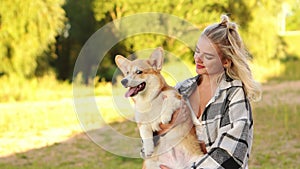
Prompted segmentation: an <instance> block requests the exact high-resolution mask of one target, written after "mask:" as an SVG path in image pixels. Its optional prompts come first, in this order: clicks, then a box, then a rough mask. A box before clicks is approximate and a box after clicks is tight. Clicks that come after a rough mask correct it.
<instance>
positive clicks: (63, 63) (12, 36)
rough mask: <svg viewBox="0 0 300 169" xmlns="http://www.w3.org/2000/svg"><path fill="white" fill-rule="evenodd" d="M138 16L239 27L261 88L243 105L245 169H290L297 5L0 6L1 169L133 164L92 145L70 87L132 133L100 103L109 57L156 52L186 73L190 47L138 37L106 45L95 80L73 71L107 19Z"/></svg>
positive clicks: (298, 89)
mask: <svg viewBox="0 0 300 169" xmlns="http://www.w3.org/2000/svg"><path fill="white" fill-rule="evenodd" d="M141 12H160V13H167V14H171V15H175V16H177V17H179V18H182V19H183V20H186V21H188V22H190V23H192V24H193V25H195V26H196V27H197V28H199V29H200V30H203V29H204V28H205V27H206V26H207V25H209V24H211V23H214V22H219V20H220V16H221V14H228V15H229V17H230V18H231V20H233V21H234V22H236V23H237V24H238V25H239V30H240V33H241V35H242V37H243V40H244V42H245V44H246V46H247V48H248V49H249V51H250V53H251V56H252V58H251V67H252V69H253V74H254V77H255V78H256V79H257V80H258V81H259V82H261V83H262V87H263V90H264V95H263V99H262V101H261V102H259V103H253V113H254V118H255V133H254V145H253V150H252V157H251V161H250V168H281V169H282V168H300V167H299V166H300V134H299V129H300V109H299V107H300V50H299V44H300V1H299V0H273V1H269V0H222V1H220V0H218V1H217V0H210V1H206V0H173V1H159V0H148V1H145V0H131V1H126V0H116V1H110V0H84V1H83V0H38V1H35V0H1V5H0V59H1V62H0V89H1V90H0V168H1V169H2V168H9V169H13V168H30V169H32V168H58V169H65V168H141V163H142V160H141V159H131V158H126V157H119V156H116V155H113V154H111V153H109V152H106V151H105V150H103V149H101V147H99V146H97V145H95V144H93V142H92V141H91V140H90V139H89V138H88V137H87V136H86V135H85V134H84V132H83V131H82V129H81V127H80V124H79V122H78V120H77V116H76V113H75V112H74V109H73V102H72V97H73V94H72V84H74V83H76V84H77V85H80V86H82V88H83V89H84V88H85V87H87V86H93V87H94V88H95V90H94V91H93V93H85V92H82V97H84V96H89V95H96V96H97V97H96V100H97V102H101V103H102V104H103V103H105V105H106V107H105V106H104V107H103V106H102V107H101V108H102V110H101V111H102V112H103V113H104V114H105V118H106V122H107V123H109V124H110V125H111V126H114V127H115V128H116V129H117V130H118V131H120V132H123V133H126V134H128V133H129V135H130V134H132V133H135V134H133V135H135V136H137V137H138V134H137V129H136V127H135V125H134V124H131V123H127V122H126V121H124V120H123V119H120V118H119V117H114V116H112V115H109V112H110V111H114V110H112V109H113V103H112V101H111V100H110V99H109V98H110V97H111V95H112V88H113V86H114V85H115V86H117V84H112V83H111V81H112V79H113V75H114V73H115V71H116V66H115V63H114V56H115V55H116V54H122V55H124V56H128V55H130V54H132V53H134V52H136V51H139V50H143V49H148V48H156V47H157V46H162V47H163V48H164V49H165V50H166V51H169V52H171V53H173V54H176V56H179V59H180V60H182V61H183V62H184V63H185V64H186V65H187V66H188V67H190V69H191V71H193V70H194V68H193V50H194V49H190V48H188V47H187V46H186V45H185V44H183V43H182V42H180V41H178V40H176V39H174V38H172V37H168V36H163V35H156V34H141V35H136V36H131V37H128V38H126V39H125V40H122V41H120V42H119V43H118V44H116V45H115V46H114V47H113V48H111V49H110V50H109V51H108V53H107V54H106V55H105V57H104V59H103V60H102V62H101V64H100V65H99V67H98V70H97V76H96V77H91V76H90V75H89V73H90V72H91V71H93V70H92V69H93V68H92V67H90V68H87V69H85V70H84V71H82V72H77V73H76V74H73V69H74V65H75V62H76V59H77V57H78V55H79V52H80V51H81V49H82V47H83V45H84V44H85V42H86V41H87V40H88V39H89V37H91V35H92V34H94V33H95V32H96V31H97V30H98V29H100V28H101V27H103V26H104V25H106V24H107V23H110V22H112V21H114V20H115V19H120V18H122V17H125V16H130V15H133V14H137V13H141ZM161 19H162V20H163V19H164V18H161ZM119 26H120V25H115V27H113V28H112V29H110V30H109V31H110V32H109V33H110V34H111V35H113V36H114V37H115V38H119V36H121V35H120V34H118V29H119ZM170 31H176V30H170ZM145 42H147V43H145ZM103 43H105V42H103ZM99 45H101V44H99ZM134 57H139V56H138V55H134ZM169 60H171V58H169V57H166V63H165V64H166V66H170V62H169ZM175 69H177V71H178V68H175ZM174 71H175V70H174ZM73 76H74V77H75V78H73ZM183 78H188V77H183ZM116 88H117V87H116ZM84 104H85V105H84V106H86V107H89V104H88V103H84ZM87 118H88V119H90V121H93V120H94V119H95V118H93V117H87ZM93 132H97V131H93ZM103 137H104V136H103Z"/></svg>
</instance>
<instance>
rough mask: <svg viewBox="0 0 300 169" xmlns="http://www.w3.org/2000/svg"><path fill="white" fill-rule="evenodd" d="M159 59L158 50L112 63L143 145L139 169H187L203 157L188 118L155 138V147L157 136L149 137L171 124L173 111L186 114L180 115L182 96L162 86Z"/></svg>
mask: <svg viewBox="0 0 300 169" xmlns="http://www.w3.org/2000/svg"><path fill="white" fill-rule="evenodd" d="M163 55H164V53H163V49H162V48H161V47H159V48H157V49H155V50H154V51H153V53H152V54H151V56H150V58H149V59H136V60H134V61H130V60H128V59H127V58H125V57H123V56H121V55H117V56H116V57H115V62H116V64H117V66H118V68H119V69H120V70H121V71H122V73H123V74H124V76H125V77H124V78H123V79H122V80H121V83H122V85H123V86H124V87H125V88H129V89H128V91H127V92H126V93H125V97H132V98H133V100H134V105H135V108H134V109H135V120H136V122H137V124H138V128H139V132H140V136H141V138H142V142H143V146H142V151H141V156H142V157H143V158H145V161H144V164H143V168H145V169H160V165H164V166H167V167H169V168H170V169H184V168H191V166H192V165H193V161H196V159H198V158H199V157H201V155H203V153H202V152H201V148H200V145H199V142H198V140H197V138H196V135H195V133H194V132H193V131H192V130H191V128H192V120H191V118H190V116H189V115H187V116H188V117H187V119H186V120H185V121H182V122H179V124H176V125H175V126H173V127H171V129H169V130H168V132H167V133H166V134H164V135H163V136H159V137H158V138H159V141H158V143H157V144H156V143H155V142H156V141H155V140H157V138H156V137H157V136H153V133H154V132H156V131H160V130H161V128H160V124H161V123H162V124H167V123H169V122H170V121H171V119H172V115H173V113H174V112H175V111H178V110H179V113H186V112H180V109H182V105H183V104H184V101H183V98H182V96H181V95H180V94H179V93H178V92H177V90H176V89H175V88H173V87H171V86H169V85H168V84H167V83H166V81H165V79H164V78H163V76H162V75H161V73H160V71H161V69H162V65H163V60H164V57H163ZM182 110H183V109H182ZM185 111H187V109H185ZM187 113H190V112H187Z"/></svg>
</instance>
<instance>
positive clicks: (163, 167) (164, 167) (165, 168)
mask: <svg viewBox="0 0 300 169" xmlns="http://www.w3.org/2000/svg"><path fill="white" fill-rule="evenodd" d="M159 167H160V168H161V169H169V168H168V167H166V166H164V165H160V166H159Z"/></svg>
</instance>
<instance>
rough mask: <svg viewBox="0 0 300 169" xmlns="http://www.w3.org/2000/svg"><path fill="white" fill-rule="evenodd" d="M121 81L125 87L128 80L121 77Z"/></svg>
mask: <svg viewBox="0 0 300 169" xmlns="http://www.w3.org/2000/svg"><path fill="white" fill-rule="evenodd" d="M121 83H122V85H123V86H124V87H127V83H128V80H127V79H123V80H121Z"/></svg>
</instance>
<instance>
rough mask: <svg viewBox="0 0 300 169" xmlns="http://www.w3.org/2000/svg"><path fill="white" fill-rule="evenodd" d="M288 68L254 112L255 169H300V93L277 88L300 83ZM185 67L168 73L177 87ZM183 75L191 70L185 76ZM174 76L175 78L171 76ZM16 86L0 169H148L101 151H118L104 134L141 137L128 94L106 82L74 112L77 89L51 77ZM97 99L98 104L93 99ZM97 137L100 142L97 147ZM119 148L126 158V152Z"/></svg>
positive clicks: (6, 115)
mask: <svg viewBox="0 0 300 169" xmlns="http://www.w3.org/2000/svg"><path fill="white" fill-rule="evenodd" d="M282 63H284V67H285V69H284V71H283V73H282V72H281V73H282V74H279V75H277V76H276V77H271V78H269V79H268V80H270V79H271V81H272V83H271V85H270V83H267V84H265V85H267V86H269V89H268V90H265V92H264V99H263V100H262V101H261V102H260V103H255V104H253V114H254V120H255V123H254V125H255V131H254V142H253V149H252V155H251V158H250V159H251V160H250V168H254V169H265V168H267V169H268V168H272V169H274V168H275V169H277V168H278V169H279V168H280V169H294V168H295V169H297V168H300V167H299V166H300V143H299V142H300V134H299V131H298V130H299V128H300V101H299V100H300V98H299V96H300V89H299V87H297V85H296V86H295V85H294V86H290V85H285V84H283V86H280V87H277V88H276V87H274V86H272V85H276V84H280V83H282V82H284V81H295V80H299V79H300V69H299V66H298V65H299V59H296V60H287V61H284V62H282ZM181 64H182V63H177V65H174V64H172V65H169V66H166V67H165V68H164V72H163V73H164V75H165V76H166V77H167V81H168V82H169V83H170V84H171V85H174V84H175V83H176V82H177V81H181V80H182V77H183V76H184V77H186V76H187V74H190V72H192V73H193V68H191V66H190V65H189V66H185V65H183V66H182V65H181ZM177 67H187V69H186V70H185V71H184V73H182V72H183V71H182V69H177ZM174 70H175V71H176V72H175V73H173V74H175V75H176V76H174V75H172V74H170V73H169V72H174ZM188 70H190V71H188ZM192 73H191V74H192ZM188 76H190V75H188ZM50 77H52V76H50ZM15 80H16V79H14V80H12V79H5V78H4V79H3V78H2V79H0V82H5V83H0V84H1V85H2V86H0V87H2V89H3V90H2V91H0V93H1V94H0V100H1V101H2V102H1V103H0V168H1V169H19V168H22V169H23V168H24V169H40V168H42V169H52V168H53V169H54V168H55V169H82V168H84V169H94V168H95V169H96V168H105V169H114V168H119V169H127V168H131V169H137V168H141V165H142V159H139V158H127V157H124V156H123V157H122V156H118V155H115V154H112V153H110V152H108V151H105V147H101V146H99V145H98V144H96V143H99V142H102V143H103V142H105V143H106V145H107V146H108V147H115V144H116V142H118V141H119V140H117V139H115V138H113V137H111V135H112V133H111V131H110V130H105V127H109V128H113V129H114V131H116V132H118V133H120V134H122V135H125V136H127V137H133V138H138V137H139V136H138V130H137V127H136V125H135V123H132V122H130V121H129V120H130V119H132V116H133V114H132V112H133V110H132V103H131V102H128V100H126V99H125V98H124V96H123V95H124V93H125V89H123V88H122V87H120V86H119V85H111V84H110V83H105V82H102V83H99V84H98V83H97V84H96V89H95V90H94V89H92V90H91V89H90V88H88V87H86V86H77V87H78V88H76V90H77V89H78V91H77V94H79V95H76V96H77V97H78V100H77V101H78V102H77V103H76V105H77V106H78V107H77V109H76V110H77V112H75V111H74V107H73V106H74V102H73V100H72V97H73V95H72V91H73V90H72V86H71V85H70V84H67V83H65V82H57V81H55V80H51V78H50V80H49V77H48V78H47V77H46V78H45V79H33V80H30V81H23V80H24V79H23V80H22V79H17V81H18V82H17V83H16V81H15ZM273 81H275V82H276V83H273ZM298 86H299V85H298ZM270 88H271V89H270ZM22 91H24V92H22ZM112 94H113V97H112V96H111V95H112ZM91 95H92V96H93V95H96V96H97V97H95V98H89V97H86V96H91ZM3 101H5V103H4V102H3ZM93 103H95V104H93ZM120 113H122V115H120ZM100 115H101V116H100ZM100 117H101V118H100ZM78 118H79V119H80V121H81V122H82V123H84V124H85V129H83V128H82V125H81V124H80V122H79V121H78ZM126 118H127V119H129V120H126ZM105 124H107V125H105ZM91 135H93V136H96V137H97V139H98V140H92V139H91V138H90V136H91ZM97 141H98V142H97ZM122 141H123V140H121V142H122ZM121 142H120V143H121ZM100 145H101V144H100ZM118 146H120V147H117V148H120V149H122V148H124V150H126V145H125V146H123V145H122V144H119V145H118ZM106 148H107V147H106ZM137 149H138V147H137ZM137 151H138V150H137Z"/></svg>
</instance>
